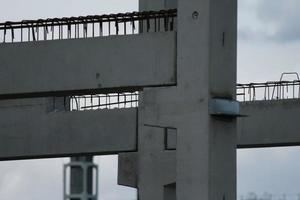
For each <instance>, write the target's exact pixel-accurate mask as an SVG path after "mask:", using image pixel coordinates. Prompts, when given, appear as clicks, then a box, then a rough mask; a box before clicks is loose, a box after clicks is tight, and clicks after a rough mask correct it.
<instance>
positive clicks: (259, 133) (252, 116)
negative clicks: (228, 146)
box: [238, 99, 300, 148]
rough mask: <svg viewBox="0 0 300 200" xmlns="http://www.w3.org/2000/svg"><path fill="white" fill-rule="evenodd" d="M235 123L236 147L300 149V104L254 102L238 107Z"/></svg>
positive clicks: (295, 101)
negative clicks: (298, 146)
mask: <svg viewBox="0 0 300 200" xmlns="http://www.w3.org/2000/svg"><path fill="white" fill-rule="evenodd" d="M240 108H241V113H242V114H243V115H246V117H242V118H239V120H238V147H239V148H256V147H276V146H294V145H300V134H299V129H300V123H298V122H297V120H298V116H299V113H300V100H299V99H294V100H276V101H254V102H245V103H241V106H240Z"/></svg>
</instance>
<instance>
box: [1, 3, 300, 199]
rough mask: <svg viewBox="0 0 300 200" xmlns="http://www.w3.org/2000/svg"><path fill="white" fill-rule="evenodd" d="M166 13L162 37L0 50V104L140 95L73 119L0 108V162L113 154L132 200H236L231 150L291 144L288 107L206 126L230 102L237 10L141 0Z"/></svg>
mask: <svg viewBox="0 0 300 200" xmlns="http://www.w3.org/2000/svg"><path fill="white" fill-rule="evenodd" d="M175 7H177V8H178V18H177V25H176V28H177V31H171V32H168V33H145V34H140V35H133V36H110V37H105V38H94V39H78V40H64V41H49V42H34V43H16V44H4V45H1V47H0V54H1V58H3V59H1V60H0V66H1V67H0V74H1V75H0V95H2V97H3V96H5V95H6V96H7V95H9V97H10V98H16V97H20V96H22V95H24V94H27V95H29V96H30V97H31V98H33V97H36V96H41V97H46V96H49V95H53V96H59V95H61V94H64V95H66V96H68V95H70V93H72V92H80V91H81V92H83V94H86V93H85V92H90V93H94V92H101V91H103V90H102V89H115V90H116V91H118V90H120V91H121V90H122V91H123V90H124V88H126V89H129V90H130V91H132V90H134V89H139V90H140V93H139V106H138V108H130V109H114V110H90V111H81V112H79V111H72V112H70V111H69V110H67V109H65V108H64V104H63V103H62V101H63V99H62V98H58V97H54V98H36V99H16V100H2V101H1V102H0V109H1V115H0V119H1V121H0V129H1V133H0V159H2V160H5V159H22V158H40V157H56V156H62V155H84V154H98V155H103V154H115V153H120V155H119V184H121V185H126V186H130V187H137V188H138V191H139V192H138V196H139V199H140V200H153V199H155V200H174V199H177V200H195V199H201V200H232V199H236V149H237V147H257V146H259V147H260V146H278V145H296V144H299V139H300V138H299V136H298V135H297V130H298V129H299V127H298V124H297V123H295V119H297V112H298V110H299V109H298V105H299V100H289V101H274V102H273V101H265V102H263V101H262V102H251V103H242V104H241V114H243V115H247V117H244V118H240V119H237V116H235V115H232V116H227V115H222V113H221V114H219V115H212V114H211V112H210V109H209V105H211V102H212V100H215V99H222V100H224V99H225V100H226V101H228V102H232V101H234V100H235V98H236V53H237V52H236V47H237V0H190V1H186V0H177V1H176V0H140V10H161V9H168V8H175ZM16 56H17V57H19V58H20V59H14V58H15V57H16ZM53 58H56V59H53ZM37 74H38V76H37ZM154 86H155V87H154ZM56 101H59V102H60V103H55V102H56ZM235 105H236V104H235ZM279 113H280V116H279ZM236 114H237V113H236ZM282 119H284V120H282ZM278 126H280V127H278ZM286 130H288V132H287V131H286ZM75 177H76V176H75ZM74 180H75V179H74ZM75 182H77V181H75ZM75 188H76V187H75Z"/></svg>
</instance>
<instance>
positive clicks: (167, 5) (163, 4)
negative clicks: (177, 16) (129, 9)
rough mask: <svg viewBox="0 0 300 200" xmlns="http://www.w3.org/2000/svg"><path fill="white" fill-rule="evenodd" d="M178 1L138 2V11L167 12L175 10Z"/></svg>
mask: <svg viewBox="0 0 300 200" xmlns="http://www.w3.org/2000/svg"><path fill="white" fill-rule="evenodd" d="M177 1H178V0H151V1H149V0H140V1H139V9H140V11H145V10H167V9H174V8H177Z"/></svg>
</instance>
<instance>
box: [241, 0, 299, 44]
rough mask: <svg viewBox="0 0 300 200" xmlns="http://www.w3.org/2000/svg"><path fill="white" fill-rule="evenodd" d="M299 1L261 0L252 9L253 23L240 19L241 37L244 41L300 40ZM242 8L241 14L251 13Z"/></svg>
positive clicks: (244, 7) (245, 7)
mask: <svg viewBox="0 0 300 200" xmlns="http://www.w3.org/2000/svg"><path fill="white" fill-rule="evenodd" d="M299 8H300V1H299V0H260V1H255V6H254V7H252V8H251V9H252V10H251V11H252V12H253V15H252V17H253V19H252V21H250V22H249V21H247V23H246V21H245V18H243V15H241V16H242V18H240V20H239V21H240V24H241V27H240V29H239V37H240V39H243V40H267V41H276V42H293V41H296V40H300V22H299V19H300V12H299ZM246 9H248V8H247V6H245V5H244V6H240V12H249V10H246Z"/></svg>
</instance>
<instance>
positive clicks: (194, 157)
mask: <svg viewBox="0 0 300 200" xmlns="http://www.w3.org/2000/svg"><path fill="white" fill-rule="evenodd" d="M178 12H179V13H178V41H177V42H178V63H177V64H178V93H179V94H180V95H181V96H182V97H181V98H183V99H184V101H183V102H182V103H184V104H185V105H183V106H185V107H186V108H185V109H184V110H183V113H182V116H183V117H182V122H180V123H178V126H179V127H178V138H177V185H176V190H177V199H178V200H194V199H201V200H227V199H228V200H229V199H230V200H232V199H236V119H235V118H228V117H224V116H219V117H217V116H212V115H210V109H209V103H210V100H211V99H212V98H223V99H231V100H232V99H235V83H236V39H237V37H236V32H237V30H236V29H237V2H236V0H190V1H186V0H178Z"/></svg>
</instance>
